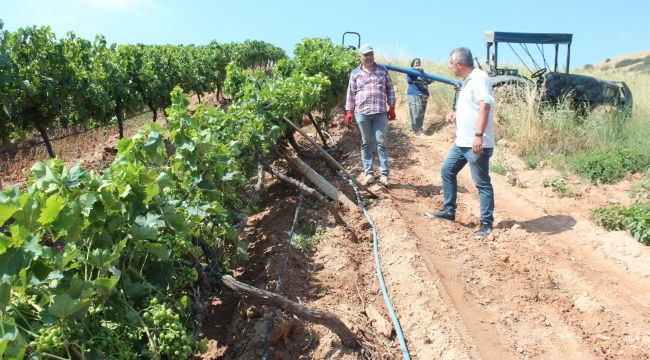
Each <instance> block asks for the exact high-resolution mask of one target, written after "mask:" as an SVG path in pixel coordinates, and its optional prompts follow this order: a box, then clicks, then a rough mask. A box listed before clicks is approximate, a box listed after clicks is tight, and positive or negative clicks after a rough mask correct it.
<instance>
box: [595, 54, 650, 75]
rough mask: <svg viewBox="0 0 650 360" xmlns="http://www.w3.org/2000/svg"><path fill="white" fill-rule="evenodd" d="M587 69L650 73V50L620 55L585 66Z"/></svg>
mask: <svg viewBox="0 0 650 360" xmlns="http://www.w3.org/2000/svg"><path fill="white" fill-rule="evenodd" d="M584 67H585V69H594V70H600V71H628V72H646V73H650V50H646V51H641V52H638V53H633V54H626V55H619V56H614V57H611V58H607V59H605V60H604V61H601V62H599V63H597V64H593V65H585V66H584Z"/></svg>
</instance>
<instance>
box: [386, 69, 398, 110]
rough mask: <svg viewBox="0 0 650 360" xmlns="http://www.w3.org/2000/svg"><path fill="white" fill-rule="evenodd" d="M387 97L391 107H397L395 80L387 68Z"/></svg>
mask: <svg viewBox="0 0 650 360" xmlns="http://www.w3.org/2000/svg"><path fill="white" fill-rule="evenodd" d="M386 98H387V101H388V106H389V107H395V102H396V101H395V89H394V88H393V80H392V79H391V78H390V75H389V74H388V70H386Z"/></svg>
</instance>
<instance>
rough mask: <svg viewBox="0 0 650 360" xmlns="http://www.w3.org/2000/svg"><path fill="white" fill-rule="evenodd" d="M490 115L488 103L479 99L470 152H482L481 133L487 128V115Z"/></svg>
mask: <svg viewBox="0 0 650 360" xmlns="http://www.w3.org/2000/svg"><path fill="white" fill-rule="evenodd" d="M489 115H490V104H488V103H487V102H485V101H481V102H479V104H478V119H477V121H476V129H475V130H474V132H475V134H474V135H475V136H474V140H472V152H473V153H474V154H476V155H479V154H481V153H482V152H483V133H485V129H486V128H487V123H488V116H489Z"/></svg>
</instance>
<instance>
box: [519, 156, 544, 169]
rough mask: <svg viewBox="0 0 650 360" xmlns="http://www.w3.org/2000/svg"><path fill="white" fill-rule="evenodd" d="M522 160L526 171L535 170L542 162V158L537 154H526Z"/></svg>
mask: <svg viewBox="0 0 650 360" xmlns="http://www.w3.org/2000/svg"><path fill="white" fill-rule="evenodd" d="M523 160H524V163H525V164H526V167H527V168H528V169H531V170H535V169H537V167H538V166H539V163H540V162H541V161H542V156H541V155H539V154H528V155H524V157H523Z"/></svg>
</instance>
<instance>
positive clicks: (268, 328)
mask: <svg viewBox="0 0 650 360" xmlns="http://www.w3.org/2000/svg"><path fill="white" fill-rule="evenodd" d="M302 199H303V193H302V191H301V192H300V198H299V199H298V205H297V206H296V212H295V214H294V215H293V224H292V225H291V230H289V233H288V234H289V241H287V250H286V251H285V253H284V264H282V268H281V269H280V274H279V275H278V283H277V284H276V286H275V292H276V293H280V290H281V289H282V278H283V277H284V270H285V269H286V268H287V263H288V262H289V251H290V250H291V243H292V241H293V233H294V229H295V227H296V224H297V223H298V214H299V213H300V208H301V207H302ZM277 310H278V308H277V306H274V307H273V310H271V316H270V317H269V321H268V322H267V323H266V335H265V336H264V351H263V352H262V359H263V360H267V359H268V358H269V343H270V340H271V339H270V338H271V331H272V330H273V323H274V322H275V318H276V313H277Z"/></svg>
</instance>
